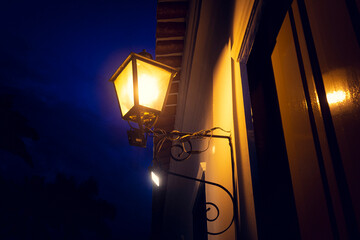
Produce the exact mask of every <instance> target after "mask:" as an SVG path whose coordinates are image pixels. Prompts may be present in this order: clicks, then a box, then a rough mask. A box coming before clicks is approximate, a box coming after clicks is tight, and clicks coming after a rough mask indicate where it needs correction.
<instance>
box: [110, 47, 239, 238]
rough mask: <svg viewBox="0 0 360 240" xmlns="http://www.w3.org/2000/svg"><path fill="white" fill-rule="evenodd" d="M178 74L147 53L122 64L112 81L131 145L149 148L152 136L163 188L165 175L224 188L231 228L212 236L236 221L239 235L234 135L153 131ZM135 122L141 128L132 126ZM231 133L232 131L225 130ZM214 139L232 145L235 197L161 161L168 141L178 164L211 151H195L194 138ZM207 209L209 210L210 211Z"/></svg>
mask: <svg viewBox="0 0 360 240" xmlns="http://www.w3.org/2000/svg"><path fill="white" fill-rule="evenodd" d="M176 73H177V71H176V70H175V69H174V68H172V67H169V66H167V65H165V64H162V63H159V62H156V61H154V60H152V57H151V55H150V54H149V53H147V52H146V51H145V50H143V52H141V53H139V54H136V53H130V55H129V56H128V57H127V58H126V60H125V61H124V62H123V64H121V66H120V67H119V68H118V70H117V71H116V72H115V74H114V75H113V76H112V77H111V79H110V81H111V82H113V84H114V87H115V91H116V94H117V99H118V101H119V106H120V110H121V116H122V118H123V119H124V120H126V121H128V122H129V125H130V130H129V131H128V132H127V133H128V139H129V143H130V144H131V145H134V146H140V147H146V137H147V136H151V137H153V138H155V139H156V143H154V159H153V165H154V166H153V167H151V168H150V170H151V178H152V180H153V182H154V183H155V184H156V185H157V186H158V187H159V186H160V185H161V178H160V176H161V175H162V173H165V174H170V175H173V176H177V177H181V178H183V179H188V180H192V181H197V182H202V183H206V184H210V185H213V186H216V187H219V188H221V189H222V190H224V191H225V192H226V194H228V195H229V197H230V198H231V200H232V203H233V217H232V219H231V221H230V223H229V225H228V226H227V227H226V228H225V229H223V230H222V231H219V232H208V234H210V235H219V234H222V233H224V232H225V231H227V230H228V229H229V228H230V227H231V225H232V224H233V222H235V225H236V226H235V229H236V233H237V232H238V229H237V227H238V219H237V204H236V203H237V198H236V197H237V195H236V189H235V186H236V184H235V177H234V175H235V173H234V165H235V163H234V156H233V147H232V142H231V136H224V135H215V134H213V132H214V131H215V130H218V129H220V130H222V131H225V130H223V129H222V128H220V127H215V128H212V129H209V130H202V131H198V132H193V133H186V132H179V131H176V130H174V131H171V132H167V131H165V130H162V129H153V127H154V125H155V123H156V120H157V118H158V117H159V115H160V112H161V111H162V110H163V108H164V103H165V102H166V98H167V95H168V93H169V89H170V85H171V81H172V79H173V78H174V77H175V75H176ZM130 122H135V123H136V124H137V126H138V128H136V127H134V126H133V125H131V124H130ZM225 132H227V133H229V132H228V131H225ZM205 138H207V139H209V140H210V139H211V138H219V139H225V140H227V141H228V143H229V149H230V154H231V166H232V181H233V195H232V194H231V193H230V191H228V190H227V189H226V188H225V187H223V186H222V185H220V184H217V183H213V182H209V181H205V180H201V179H197V178H193V177H189V176H185V175H182V174H179V173H175V172H171V171H167V170H165V169H162V168H161V163H160V162H159V161H158V159H157V153H159V152H160V150H161V149H162V147H163V144H164V142H165V141H170V142H171V143H172V144H171V149H176V154H175V153H173V152H172V151H171V153H170V156H171V158H172V159H174V160H176V161H185V160H187V159H189V158H190V156H191V155H192V154H200V153H202V152H204V151H206V150H207V148H206V149H205V150H194V149H192V144H191V141H192V140H194V139H205ZM206 205H209V206H210V207H214V208H215V209H216V211H217V217H216V218H214V219H209V218H207V220H208V221H215V220H216V219H217V218H218V216H219V214H220V210H219V208H218V207H217V206H216V205H215V204H214V203H212V202H206ZM210 207H209V208H207V211H208V210H209V209H210Z"/></svg>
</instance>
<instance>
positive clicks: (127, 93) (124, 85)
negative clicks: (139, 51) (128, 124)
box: [114, 61, 134, 116]
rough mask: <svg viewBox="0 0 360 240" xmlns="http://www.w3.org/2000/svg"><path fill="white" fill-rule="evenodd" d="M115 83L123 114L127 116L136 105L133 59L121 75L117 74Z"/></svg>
mask: <svg viewBox="0 0 360 240" xmlns="http://www.w3.org/2000/svg"><path fill="white" fill-rule="evenodd" d="M114 85H115V89H116V93H117V97H118V100H119V104H120V108H121V114H122V116H125V114H126V113H127V112H128V111H129V110H130V109H131V108H132V107H133V106H134V88H133V71H132V61H130V62H129V63H128V64H127V65H126V67H125V68H124V70H123V71H122V72H121V73H120V74H119V76H117V78H116V79H115V81H114Z"/></svg>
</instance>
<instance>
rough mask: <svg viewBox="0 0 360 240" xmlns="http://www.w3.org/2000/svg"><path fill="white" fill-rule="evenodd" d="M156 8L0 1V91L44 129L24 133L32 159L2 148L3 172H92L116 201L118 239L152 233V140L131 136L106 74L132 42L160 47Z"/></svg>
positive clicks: (149, 1)
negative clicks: (133, 140) (137, 142)
mask: <svg viewBox="0 0 360 240" xmlns="http://www.w3.org/2000/svg"><path fill="white" fill-rule="evenodd" d="M155 17H156V1H155V0H136V1H135V0H134V1H132V0H127V1H106V0H105V1H76V0H72V1H67V0H62V1H36V0H35V1H7V0H6V1H2V4H1V8H0V26H1V38H0V78H1V80H0V98H2V99H12V101H13V106H12V108H11V111H13V112H15V113H17V114H20V115H21V116H23V117H24V118H25V119H26V121H27V122H26V124H27V126H29V127H31V128H33V129H34V131H35V132H36V133H37V135H38V139H37V140H36V138H34V139H31V138H26V137H22V138H21V140H22V141H23V142H24V143H25V145H26V149H27V151H28V153H29V154H30V156H31V158H32V162H33V165H34V166H33V167H31V166H30V164H28V163H27V162H26V161H25V160H24V159H23V158H21V157H19V156H17V155H16V154H13V153H11V151H8V150H7V149H6V148H4V147H3V148H1V149H0V176H1V177H2V178H4V179H6V181H12V182H13V183H19V184H21V182H22V181H24V180H23V179H24V177H25V176H27V177H28V178H29V177H31V176H40V177H44V181H45V182H47V183H52V182H54V181H55V179H56V176H57V174H63V175H64V176H65V177H66V178H71V177H73V179H74V181H75V182H76V184H78V183H81V182H83V181H86V180H87V179H89V177H93V179H94V180H95V181H96V182H97V185H98V191H99V195H97V198H101V199H103V200H105V201H107V202H108V203H110V204H113V205H114V206H115V207H116V218H115V219H114V220H113V221H111V220H106V221H107V223H108V225H109V226H110V228H111V230H112V239H146V238H147V237H148V236H149V232H150V224H151V222H150V219H151V183H150V181H149V179H148V171H147V167H148V166H149V165H150V162H151V156H152V148H151V146H148V148H147V149H142V148H136V147H131V146H130V145H129V144H128V142H127V136H126V130H127V128H128V126H127V123H126V122H125V121H123V120H121V116H120V111H119V108H118V105H117V102H116V101H117V100H116V96H115V91H114V89H113V86H112V84H111V83H110V82H108V79H109V78H110V77H111V76H112V74H113V73H114V72H115V71H116V69H117V68H118V67H119V66H120V64H121V63H122V61H123V60H124V59H125V58H126V57H127V55H128V54H129V53H130V52H131V51H133V52H140V51H141V50H142V49H147V50H148V51H149V52H150V53H152V54H153V55H154V48H155V30H156V18H155ZM1 117H3V116H1ZM11 124H12V127H13V128H14V129H18V128H17V126H16V123H13V122H12V123H10V125H11ZM4 128H5V129H9V128H6V127H3V128H2V129H4ZM0 234H1V230H0ZM89 234H91V233H89ZM0 238H1V237H0ZM11 239H13V238H11ZM29 239H30V238H29Z"/></svg>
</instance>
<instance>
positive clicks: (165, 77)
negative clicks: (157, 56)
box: [136, 60, 171, 111]
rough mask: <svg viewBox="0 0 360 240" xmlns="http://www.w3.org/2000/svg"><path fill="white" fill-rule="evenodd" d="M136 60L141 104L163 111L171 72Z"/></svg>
mask: <svg viewBox="0 0 360 240" xmlns="http://www.w3.org/2000/svg"><path fill="white" fill-rule="evenodd" d="M136 61H137V71H138V86H139V104H140V105H142V106H145V107H149V108H152V109H155V110H158V111H161V110H162V106H163V104H164V101H165V97H166V92H167V89H168V86H169V82H170V77H171V72H169V71H167V70H165V69H163V68H160V67H157V66H154V65H152V64H150V63H146V62H144V61H141V60H136Z"/></svg>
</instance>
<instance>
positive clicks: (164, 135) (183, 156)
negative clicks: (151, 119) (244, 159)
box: [148, 127, 238, 235]
mask: <svg viewBox="0 0 360 240" xmlns="http://www.w3.org/2000/svg"><path fill="white" fill-rule="evenodd" d="M216 129H220V130H223V129H221V128H218V127H217V128H212V129H209V130H202V131H199V132H195V133H183V132H179V131H172V132H166V131H164V130H161V129H156V130H151V129H148V131H149V132H150V134H151V135H150V136H152V137H154V139H155V140H156V141H157V144H156V145H155V149H154V166H156V167H153V168H152V169H153V170H154V171H161V172H163V173H166V174H169V175H173V176H177V177H181V178H184V179H188V180H193V181H197V182H201V183H205V184H209V185H212V186H216V187H219V188H221V189H222V190H223V191H225V192H226V194H227V195H228V196H229V197H230V199H231V201H232V204H233V216H232V219H231V221H230V223H229V225H228V226H227V227H226V228H225V229H224V230H222V231H219V232H209V231H208V232H207V234H209V235H220V234H222V233H224V232H226V231H227V230H228V229H229V228H230V227H231V226H232V224H233V223H234V222H235V232H236V234H237V232H238V231H237V227H238V226H237V225H238V219H237V205H236V202H237V200H236V199H235V197H236V191H235V190H236V188H235V179H234V156H233V147H232V142H231V137H230V136H223V135H214V134H213V131H214V130H216ZM223 131H225V130H223ZM225 132H227V131H225ZM201 138H209V142H208V146H207V147H206V148H205V149H204V150H193V147H192V144H191V140H192V139H201ZM211 138H222V139H227V140H228V142H229V146H230V152H231V166H232V183H233V192H234V196H235V197H234V196H233V195H232V194H231V193H230V191H229V190H228V189H226V188H225V187H224V186H222V185H220V184H218V183H214V182H210V181H206V180H202V179H198V178H193V177H189V176H185V175H182V174H179V173H175V172H171V171H167V170H164V169H162V168H160V163H159V162H158V161H157V153H158V152H160V150H161V148H162V146H163V144H164V142H165V141H170V142H171V143H172V145H171V151H170V156H171V158H172V159H174V160H175V161H185V160H187V159H189V158H190V156H191V155H192V154H200V153H203V152H205V151H206V150H207V149H208V148H209V143H210V139H211ZM174 143H175V144H174ZM174 149H176V150H178V152H176V151H173V150H174ZM179 150H180V151H179ZM205 204H206V206H207V208H206V212H208V211H209V210H210V209H211V208H212V207H213V208H214V209H215V210H216V216H215V217H214V218H211V219H209V218H208V217H206V218H207V221H209V222H214V221H216V220H217V219H218V217H219V215H220V210H219V208H218V206H217V205H216V204H215V203H213V202H206V203H205Z"/></svg>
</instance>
